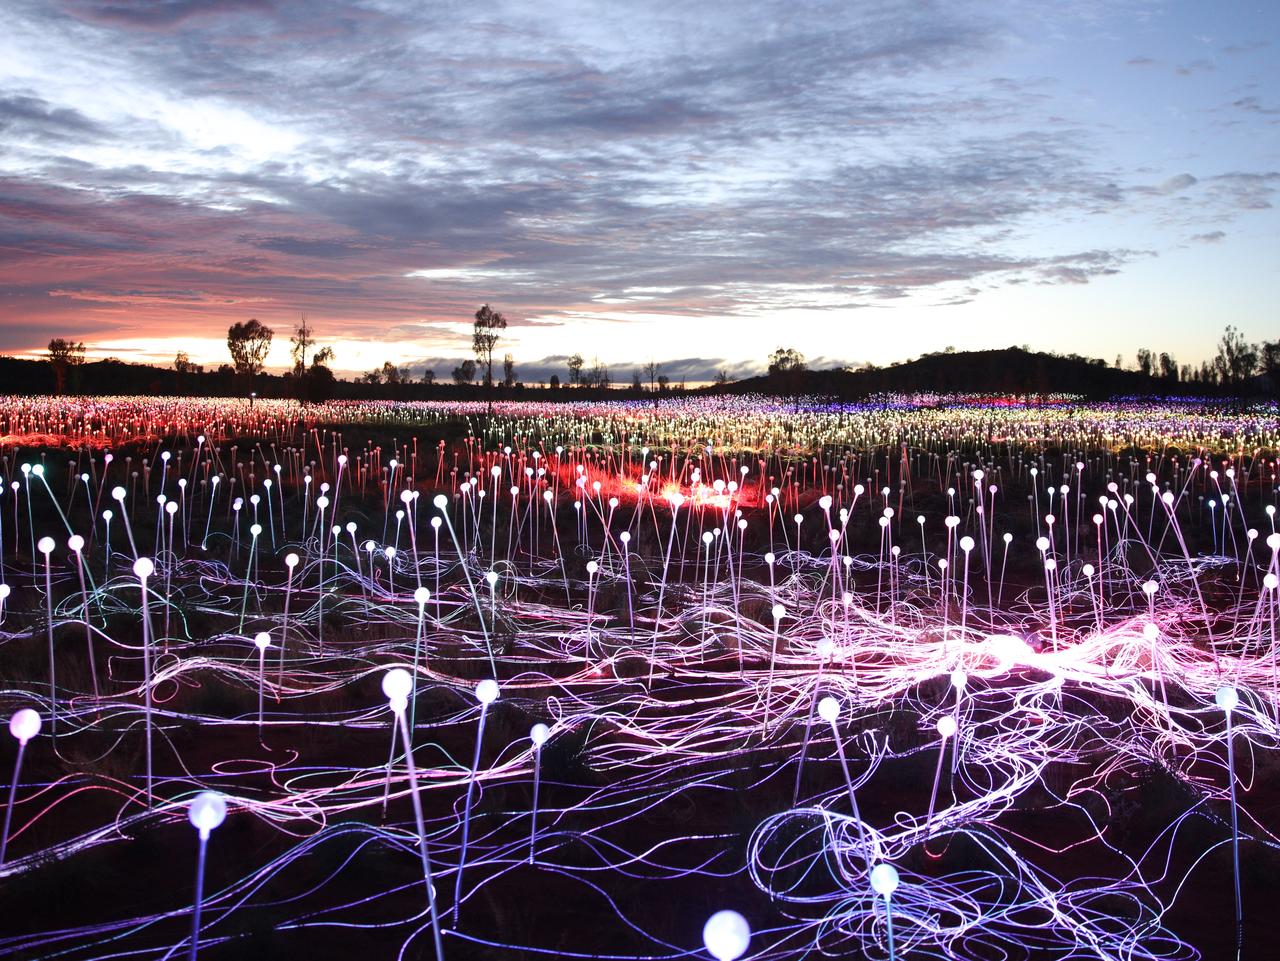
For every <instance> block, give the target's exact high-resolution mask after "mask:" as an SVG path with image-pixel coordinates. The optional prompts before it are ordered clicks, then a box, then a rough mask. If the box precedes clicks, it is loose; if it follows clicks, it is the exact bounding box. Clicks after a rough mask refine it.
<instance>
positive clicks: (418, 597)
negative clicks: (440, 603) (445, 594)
mask: <svg viewBox="0 0 1280 961" xmlns="http://www.w3.org/2000/svg"><path fill="white" fill-rule="evenodd" d="M413 599H414V600H415V601H417V602H418V606H419V607H423V606H425V605H426V603H427V601H429V600H431V592H430V591H429V590H427V589H426V588H425V587H419V588H418V589H417V590H415V591H414V592H413Z"/></svg>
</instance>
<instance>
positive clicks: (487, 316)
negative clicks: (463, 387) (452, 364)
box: [471, 304, 507, 414]
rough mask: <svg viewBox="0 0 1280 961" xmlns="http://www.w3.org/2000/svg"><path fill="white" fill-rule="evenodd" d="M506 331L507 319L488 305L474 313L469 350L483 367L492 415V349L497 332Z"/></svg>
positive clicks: (494, 345) (496, 338)
mask: <svg viewBox="0 0 1280 961" xmlns="http://www.w3.org/2000/svg"><path fill="white" fill-rule="evenodd" d="M506 329H507V318H505V317H503V316H502V315H501V314H500V313H498V312H497V311H496V310H494V309H493V308H491V307H490V306H489V305H488V304H483V305H482V306H481V307H480V309H479V310H477V311H476V320H475V326H474V327H473V329H472V334H471V349H472V350H474V351H475V354H476V360H477V361H478V362H480V363H481V364H483V365H484V386H485V390H487V391H488V392H489V413H490V414H492V413H493V348H494V347H496V346H498V337H499V334H498V331H500V330H506Z"/></svg>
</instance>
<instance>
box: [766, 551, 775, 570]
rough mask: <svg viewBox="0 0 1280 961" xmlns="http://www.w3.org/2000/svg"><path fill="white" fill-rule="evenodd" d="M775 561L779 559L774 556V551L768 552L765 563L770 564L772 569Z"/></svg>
mask: <svg viewBox="0 0 1280 961" xmlns="http://www.w3.org/2000/svg"><path fill="white" fill-rule="evenodd" d="M775 560H777V558H775V557H774V556H773V551H768V552H767V553H766V554H765V555H764V562H765V563H766V564H768V565H769V566H770V567H772V566H773V562H774V561H775Z"/></svg>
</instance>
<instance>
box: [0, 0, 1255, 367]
mask: <svg viewBox="0 0 1280 961" xmlns="http://www.w3.org/2000/svg"><path fill="white" fill-rule="evenodd" d="M0 9H2V10H3V14H4V16H3V20H4V23H5V29H4V30H0V353H8V354H14V355H23V354H28V353H37V354H38V353H39V352H40V351H41V350H42V348H43V347H44V345H45V344H47V342H48V340H49V338H50V337H54V336H62V337H68V338H71V339H73V340H83V341H84V342H85V343H86V345H87V346H88V348H89V353H90V355H91V356H116V357H119V358H121V359H124V360H131V361H133V360H136V361H147V362H155V363H160V364H168V363H171V362H172V360H173V357H174V354H175V353H176V351H178V350H186V351H188V353H189V354H190V356H191V359H192V360H194V361H198V362H204V363H206V364H215V365H216V364H218V363H223V362H225V361H227V360H228V355H227V351H226V342H225V338H226V330H227V327H228V326H229V325H230V324H231V323H234V322H236V321H241V320H246V319H248V318H250V317H256V318H258V319H259V320H261V321H263V322H264V323H266V324H267V325H268V326H271V327H272V328H273V329H274V330H275V331H276V343H275V346H274V347H273V350H272V353H271V356H270V358H269V361H268V367H269V368H282V367H284V366H286V365H287V364H288V335H289V332H290V330H291V329H292V327H294V326H295V325H296V323H297V321H298V318H299V316H300V315H301V314H302V313H305V314H306V315H307V317H308V319H309V321H310V323H311V324H312V326H313V327H314V328H315V330H316V331H317V333H318V335H319V338H320V342H321V343H322V344H329V345H332V346H333V347H334V349H335V352H336V355H337V356H336V361H335V364H334V367H335V369H337V370H338V371H339V372H340V373H351V372H359V371H363V370H368V369H371V368H374V367H380V366H381V365H382V363H383V362H384V361H387V360H390V361H392V362H394V363H396V364H398V365H400V366H407V367H409V368H410V369H411V370H413V371H414V372H415V373H417V372H420V371H421V370H422V368H424V367H431V368H433V369H434V370H435V371H436V373H437V375H438V376H441V377H447V376H448V372H449V370H451V369H452V367H453V366H454V365H455V364H456V363H457V362H458V361H459V360H460V359H462V358H463V357H465V356H468V355H469V354H470V346H471V345H470V330H471V327H470V325H471V318H472V315H473V313H474V311H475V310H476V308H477V307H478V306H479V305H480V304H481V303H490V304H492V305H493V306H494V307H495V308H496V309H498V310H500V311H501V312H502V313H503V314H504V315H505V316H506V317H507V319H508V322H509V327H508V329H507V330H506V331H505V332H504V336H503V339H502V341H501V342H500V344H499V346H498V353H499V355H501V354H503V353H505V352H508V351H509V352H510V353H512V354H513V356H514V358H515V360H516V366H517V371H518V372H519V374H520V376H521V378H522V379H524V380H526V381H530V382H536V381H537V380H540V379H542V378H545V377H547V376H548V375H549V374H550V373H552V372H556V371H559V372H560V375H561V377H562V379H563V377H564V371H563V360H564V358H565V357H566V356H567V355H569V354H572V353H575V352H577V353H581V354H582V355H584V356H585V357H586V358H587V361H588V364H590V363H591V361H592V359H593V358H598V359H599V360H600V361H601V362H602V363H604V364H606V365H608V366H609V367H610V370H611V372H612V374H613V377H614V379H615V381H623V382H626V381H629V380H630V376H631V371H632V370H633V369H634V368H635V367H638V366H640V365H642V364H644V363H647V362H649V361H651V360H655V361H658V362H660V363H662V364H663V366H664V370H665V371H666V372H667V373H668V374H669V375H670V376H672V379H673V380H677V381H678V380H680V379H688V380H689V381H691V382H692V381H698V380H705V379H709V378H710V377H711V376H713V374H714V372H716V371H719V370H724V371H726V372H728V373H729V374H730V375H731V376H734V377H738V376H745V375H748V374H751V373H753V372H756V371H758V370H760V369H761V368H762V367H763V365H764V364H765V362H766V359H767V356H768V354H769V353H770V351H772V350H773V349H775V348H777V347H781V346H787V347H792V348H795V349H797V350H799V351H801V352H802V353H804V354H805V355H806V356H807V357H808V359H809V361H810V364H811V365H812V366H834V365H837V364H853V365H857V364H861V363H866V362H870V363H875V364H884V363H889V362H893V361H897V360H904V359H907V358H910V357H914V356H918V355H919V354H921V353H924V352H928V351H933V350H942V349H945V348H946V347H948V346H953V347H956V348H957V349H981V348H988V347H1005V346H1009V345H1011V344H1027V345H1030V346H1031V347H1032V348H1035V349H1045V350H1055V351H1059V352H1064V353H1067V352H1075V353H1080V354H1084V355H1086V356H1098V357H1104V358H1106V359H1107V360H1108V361H1112V360H1114V358H1115V356H1116V355H1117V354H1122V355H1124V357H1125V359H1126V362H1127V363H1128V364H1130V365H1132V364H1133V357H1134V354H1135V352H1136V351H1137V349H1138V348H1140V347H1148V348H1151V349H1153V350H1156V351H1169V352H1171V353H1173V354H1174V355H1175V356H1176V357H1177V358H1178V359H1179V360H1180V361H1183V362H1193V363H1198V362H1199V361H1200V360H1201V359H1203V358H1205V357H1208V356H1211V355H1212V353H1213V352H1214V350H1215V344H1216V341H1217V339H1218V337H1219V336H1220V334H1221V332H1222V329H1223V327H1224V326H1225V325H1226V324H1228V323H1230V324H1234V325H1235V326H1236V327H1237V328H1239V329H1241V330H1242V331H1243V332H1244V333H1245V335H1246V336H1247V337H1249V338H1250V339H1254V340H1258V339H1263V338H1272V339H1274V338H1276V337H1280V311H1278V310H1277V306H1276V305H1277V304H1280V215H1278V214H1277V211H1276V207H1275V204H1276V202H1277V197H1276V195H1277V192H1278V191H1280V46H1278V45H1277V44H1278V42H1280V4H1277V3H1275V2H1273V0H1265V2H1256V0H1255V2H1247V3H1246V2H1230V0H1227V2H1214V3H1205V2H1199V0H1195V2H1170V3H1162V2H1145V0H1087V2H1061V0H1052V2H1043V3H1042V2H1032V0H981V2H974V3H966V2H960V0H956V2H930V0H836V2H806V0H781V2H773V0H767V2H760V0H699V2H697V3H689V2H687V0H674V2H666V0H625V2H624V0H591V2H588V0H527V2H494V0H467V2H450V0H443V2H442V0H432V2H429V3H427V2H420V0H378V2H361V3H337V2H331V0H296V2H295V0H137V2H135V0H0Z"/></svg>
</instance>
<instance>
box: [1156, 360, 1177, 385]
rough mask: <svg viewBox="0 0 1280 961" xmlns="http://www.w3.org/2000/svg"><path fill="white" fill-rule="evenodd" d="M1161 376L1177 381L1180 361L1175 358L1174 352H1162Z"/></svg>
mask: <svg viewBox="0 0 1280 961" xmlns="http://www.w3.org/2000/svg"><path fill="white" fill-rule="evenodd" d="M1160 376H1161V377H1163V378H1164V379H1165V380H1168V381H1176V380H1177V379H1178V361H1177V360H1175V359H1174V357H1173V355H1172V354H1166V353H1161V354H1160Z"/></svg>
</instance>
